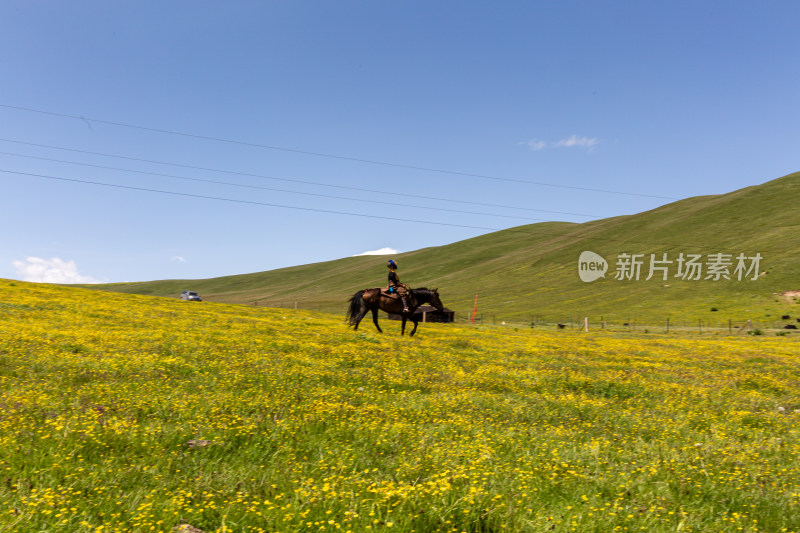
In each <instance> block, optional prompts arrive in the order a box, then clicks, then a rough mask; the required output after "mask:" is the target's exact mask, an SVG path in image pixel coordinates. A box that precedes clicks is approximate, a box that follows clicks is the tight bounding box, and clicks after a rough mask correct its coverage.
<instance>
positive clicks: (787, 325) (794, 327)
mask: <svg viewBox="0 0 800 533" xmlns="http://www.w3.org/2000/svg"><path fill="white" fill-rule="evenodd" d="M783 329H797V326H795V325H794V324H786V325H785V326H783Z"/></svg>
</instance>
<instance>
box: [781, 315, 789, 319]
mask: <svg viewBox="0 0 800 533" xmlns="http://www.w3.org/2000/svg"><path fill="white" fill-rule="evenodd" d="M790 318H792V317H790V316H789V315H783V316H782V317H781V319H782V320H789V319H790Z"/></svg>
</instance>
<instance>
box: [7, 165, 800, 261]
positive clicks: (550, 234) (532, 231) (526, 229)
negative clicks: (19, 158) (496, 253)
mask: <svg viewBox="0 0 800 533" xmlns="http://www.w3.org/2000/svg"><path fill="white" fill-rule="evenodd" d="M0 172H3V173H6V174H17V175H20V176H31V177H37V178H45V179H49V180H57V181H63V182H71V183H81V184H86V185H96V186H103V187H111V188H117V189H124V190H134V191H143V192H151V193H159V194H167V195H172V196H183V197H189V198H200V199H204V200H215V201H223V202H231V203H239V204H248V205H258V206H264V207H277V208H282V209H294V210H299V211H310V212H317V213H327V214H335V215H345V216H355V217H361V218H373V219H380V220H391V221H395V222H409V223H414V224H427V225H436V226H448V227H456V228H466V229H477V230H484V231H493V232H499V231H511V232H519V233H524V234H525V235H543V236H546V237H551V238H571V237H578V235H577V234H576V232H575V231H569V232H566V233H553V232H552V231H540V230H535V229H532V228H529V227H524V226H523V227H513V228H492V227H485V226H472V225H468V224H452V223H448V222H435V221H426V220H414V219H407V218H399V217H388V216H381V215H368V214H364V213H353V212H347V211H334V210H329V209H317V208H311V207H301V206H291V205H283V204H273V203H267V202H256V201H253V200H239V199H235V198H223V197H218V196H208V195H201V194H192V193H183V192H176V191H165V190H161V189H151V188H146V187H135V186H131V185H120V184H113V183H104V182H97V181H91V180H83V179H76V178H65V177H60V176H49V175H45V174H35V173H31V172H19V171H14V170H7V169H0ZM564 224H570V225H571V226H576V229H577V228H579V227H580V226H582V225H583V224H576V223H564ZM584 224H587V223H584ZM797 226H800V224H787V225H783V226H782V227H797ZM582 238H583V239H586V238H587V237H586V236H582ZM590 238H591V239H593V240H595V241H607V242H624V243H631V244H644V245H650V246H659V247H666V248H678V247H681V246H686V245H685V244H684V243H681V244H675V243H664V242H651V241H641V240H634V239H626V238H614V237H600V236H591V237H590ZM692 248H693V249H694V250H698V249H700V248H701V247H698V246H693V247H692ZM714 250H715V251H718V250H717V249H716V247H715V248H714ZM759 250H760V251H776V250H777V249H771V248H760V249H759ZM777 251H782V252H785V251H786V250H785V249H784V248H781V249H780V250H777Z"/></svg>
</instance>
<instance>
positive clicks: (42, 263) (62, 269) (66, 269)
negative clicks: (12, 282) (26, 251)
mask: <svg viewBox="0 0 800 533" xmlns="http://www.w3.org/2000/svg"><path fill="white" fill-rule="evenodd" d="M12 264H13V265H14V268H16V269H17V274H18V275H20V276H21V277H22V281H32V282H36V283H102V281H100V280H97V279H94V278H93V277H91V276H83V275H81V274H80V273H79V272H78V267H77V265H75V261H63V260H61V259H59V258H58V257H54V258H52V259H42V258H40V257H26V258H25V260H24V261H13V263H12Z"/></svg>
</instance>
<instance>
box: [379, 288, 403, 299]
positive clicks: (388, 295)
mask: <svg viewBox="0 0 800 533" xmlns="http://www.w3.org/2000/svg"><path fill="white" fill-rule="evenodd" d="M380 289H381V296H385V297H386V298H392V299H394V300H399V299H400V295H399V294H397V292H394V291H393V292H389V289H388V288H387V287H380Z"/></svg>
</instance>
